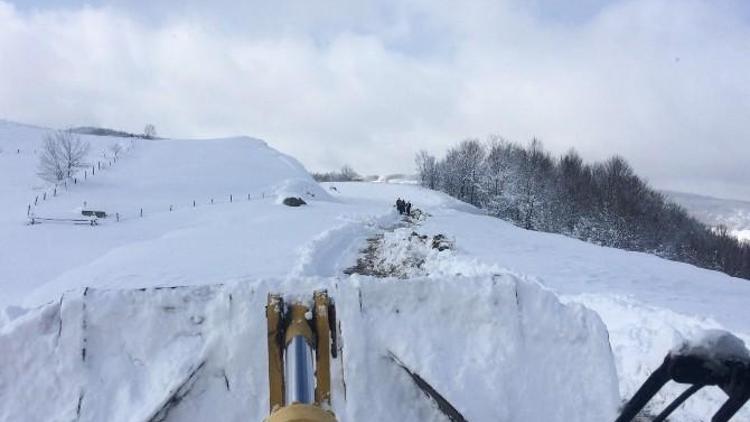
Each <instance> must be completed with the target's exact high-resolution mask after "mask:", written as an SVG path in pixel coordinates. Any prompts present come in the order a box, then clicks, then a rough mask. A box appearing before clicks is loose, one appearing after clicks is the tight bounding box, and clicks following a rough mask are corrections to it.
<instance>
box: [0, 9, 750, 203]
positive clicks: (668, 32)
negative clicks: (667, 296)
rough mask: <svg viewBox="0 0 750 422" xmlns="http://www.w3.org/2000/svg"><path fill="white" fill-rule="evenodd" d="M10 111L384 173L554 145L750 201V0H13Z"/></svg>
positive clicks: (6, 17)
mask: <svg viewBox="0 0 750 422" xmlns="http://www.w3.org/2000/svg"><path fill="white" fill-rule="evenodd" d="M0 118H6V119H10V120H17V121H22V122H25V123H33V124H38V125H47V126H53V127H66V126H73V125H100V126H106V127H112V128H118V129H125V130H129V131H141V130H142V128H143V126H144V124H145V123H149V122H151V123H153V124H155V125H156V127H157V130H158V131H159V133H160V134H162V135H165V136H170V137H214V136H229V135H238V134H244V135H250V136H255V137H260V138H263V139H265V140H267V141H268V142H269V143H270V144H271V145H272V146H274V147H276V148H278V149H280V150H282V151H284V152H286V153H289V154H292V155H294V156H296V157H297V158H299V159H300V160H301V161H302V162H303V163H304V164H305V165H306V166H307V167H308V169H310V170H323V169H333V168H337V167H339V166H341V165H342V164H345V163H348V164H351V165H352V166H354V167H355V169H357V170H358V171H360V172H361V173H367V174H371V173H386V172H413V171H414V170H413V167H414V165H413V156H414V153H415V152H416V151H418V150H420V149H427V150H429V151H431V152H433V153H436V154H440V153H442V152H443V151H444V150H445V149H446V147H448V146H449V145H452V144H454V143H455V142H456V141H458V140H460V139H463V138H466V137H480V138H483V137H485V136H486V135H488V134H491V133H496V134H499V135H501V136H503V137H506V138H508V139H510V140H514V141H518V142H527V141H528V140H529V139H531V137H534V136H535V137H538V138H540V139H541V140H542V141H543V143H544V145H545V146H546V147H547V148H548V149H549V150H551V151H552V152H553V153H555V154H559V153H563V152H564V151H566V150H567V149H569V148H571V147H575V148H576V149H577V150H578V151H579V152H580V153H581V154H582V155H583V156H584V157H585V158H586V159H589V160H595V159H603V158H606V157H607V156H610V155H612V154H620V155H622V156H624V157H625V158H627V159H628V160H629V161H630V162H631V164H633V166H634V167H635V169H636V171H637V172H638V173H639V174H641V175H643V176H644V177H646V178H647V179H648V180H649V181H650V182H651V183H652V185H654V186H656V187H658V188H668V189H676V190H683V191H688V192H695V193H705V194H711V195H715V196H724V197H735V198H739V199H746V200H750V165H748V162H750V2H748V1H745V0H737V1H723V0H707V1H692V0H675V1H667V0H647V1H646V0H644V1H604V0H585V1H570V0H532V1H530V0H507V1H503V0H491V1H456V0H447V1H441V0H416V1H399V0H385V1H383V0H381V1H374V2H364V1H351V0H340V1H338V0H334V1H325V0H316V1H308V0H298V1H286V2H283V1H236V0H214V1H203V0H182V1H171V2H167V1H154V0H111V1H80V0H54V1H53V0H36V1H35V0H23V1H21V0H19V1H11V2H7V1H4V0H0Z"/></svg>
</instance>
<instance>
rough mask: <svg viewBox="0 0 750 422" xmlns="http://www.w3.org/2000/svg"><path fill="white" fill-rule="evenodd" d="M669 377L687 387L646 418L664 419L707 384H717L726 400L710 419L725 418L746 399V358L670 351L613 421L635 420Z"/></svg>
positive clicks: (749, 379) (749, 393) (749, 364)
mask: <svg viewBox="0 0 750 422" xmlns="http://www.w3.org/2000/svg"><path fill="white" fill-rule="evenodd" d="M670 381H674V382H677V383H679V384H687V385H689V387H688V388H687V389H685V391H684V392H683V393H682V394H680V395H679V396H678V397H677V398H676V399H674V400H673V401H672V403H670V404H669V405H668V406H667V407H666V408H664V410H662V412H661V413H660V414H659V415H658V416H656V417H655V418H653V419H650V420H651V421H652V422H663V421H666V420H667V417H668V416H669V415H670V414H672V412H674V411H675V410H676V409H677V408H678V407H680V405H682V403H684V402H685V401H686V400H687V399H688V398H690V396H692V395H693V394H695V393H696V392H698V391H699V390H700V389H702V388H703V387H707V386H717V387H719V388H721V390H723V391H724V393H726V395H727V400H726V401H725V402H724V404H723V405H722V406H721V407H720V408H719V409H718V410H717V411H716V413H715V414H714V415H713V417H712V418H711V422H727V421H729V420H731V419H732V417H733V416H734V415H735V414H736V413H737V412H738V411H739V410H740V408H742V406H744V405H745V403H746V402H747V401H748V399H750V359H748V358H747V357H744V358H737V357H733V358H719V357H716V356H715V355H712V354H702V355H700V354H699V355H696V354H691V353H686V354H685V353H679V352H672V353H670V354H668V355H667V357H666V358H665V359H664V362H663V363H662V364H661V366H659V367H658V368H657V369H656V370H655V371H654V372H653V373H652V374H651V376H650V377H648V379H647V380H646V382H644V383H643V385H642V386H641V388H640V389H638V391H637V392H636V393H635V395H634V396H633V397H632V398H631V399H630V401H629V402H628V403H627V404H626V405H625V407H624V408H623V409H622V412H621V414H620V416H619V417H618V418H617V420H616V421H615V422H631V421H635V420H638V419H636V418H637V416H638V414H639V412H640V411H641V410H643V408H644V407H645V406H646V405H647V404H648V402H649V401H650V400H651V399H652V398H653V397H654V396H655V395H656V393H658V392H659V390H661V389H662V387H664V385H665V384H667V383H668V382H670Z"/></svg>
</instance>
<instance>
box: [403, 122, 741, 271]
mask: <svg viewBox="0 0 750 422" xmlns="http://www.w3.org/2000/svg"><path fill="white" fill-rule="evenodd" d="M416 165H417V171H418V173H419V178H420V182H421V184H422V185H423V186H425V187H428V188H430V189H435V190H439V191H442V192H445V193H447V194H448V195H451V196H453V197H455V198H457V199H460V200H462V201H465V202H468V203H470V204H472V205H475V206H477V207H479V208H482V209H484V210H486V211H487V213H488V214H490V215H493V216H495V217H499V218H502V219H505V220H508V221H510V222H512V223H514V224H516V225H518V226H520V227H523V228H525V229H529V230H537V231H544V232H550V233H560V234H564V235H567V236H570V237H574V238H577V239H581V240H585V241H588V242H592V243H596V244H599V245H602V246H611V247H615V248H620V249H627V250H631V251H641V252H648V253H652V254H655V255H658V256H661V257H664V258H667V259H672V260H675V261H681V262H686V263H689V264H693V265H696V266H699V267H702V268H708V269H713V270H719V271H723V272H725V273H727V274H729V275H732V276H736V277H742V278H746V279H750V245H748V244H746V243H742V242H739V241H738V240H737V239H735V238H734V237H732V236H731V235H730V234H729V233H728V232H727V230H726V229H725V228H720V229H718V230H712V229H711V228H709V227H708V226H706V225H704V224H703V223H701V222H699V221H698V220H696V219H695V218H693V217H691V216H690V215H689V214H688V213H687V212H686V211H685V210H684V209H683V208H682V207H680V206H679V205H677V204H675V203H673V202H671V201H669V200H668V199H667V198H666V197H665V196H664V195H663V194H661V193H660V192H657V191H655V190H654V189H652V188H651V187H649V186H648V184H647V183H646V182H645V181H644V180H643V179H641V178H640V177H638V175H636V174H635V172H634V171H633V169H632V168H631V167H630V165H629V164H628V163H627V161H625V159H623V158H622V157H620V156H613V157H611V158H610V159H608V160H606V161H604V162H595V163H584V161H583V159H582V158H581V157H580V156H579V155H578V153H576V151H575V150H570V151H568V152H567V153H566V154H564V155H562V156H560V157H553V156H552V155H551V154H550V153H549V152H547V151H546V150H545V149H544V148H543V146H542V144H541V142H539V141H538V140H536V139H534V140H532V141H531V142H529V143H528V144H527V145H519V144H517V143H514V142H509V141H507V140H504V139H502V138H500V137H498V136H490V137H489V138H488V139H487V140H486V141H484V142H482V141H480V140H479V139H467V140H464V141H462V142H460V143H459V144H458V145H455V146H453V147H451V148H449V149H448V151H447V152H446V154H445V156H444V157H443V158H441V159H438V158H437V157H435V156H434V155H431V154H429V153H428V152H426V151H420V152H419V153H418V154H417V156H416Z"/></svg>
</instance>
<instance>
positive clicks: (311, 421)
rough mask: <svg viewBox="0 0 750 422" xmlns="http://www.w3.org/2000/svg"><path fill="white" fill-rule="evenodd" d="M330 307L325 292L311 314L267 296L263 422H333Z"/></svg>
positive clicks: (297, 305) (296, 304)
mask: <svg viewBox="0 0 750 422" xmlns="http://www.w3.org/2000/svg"><path fill="white" fill-rule="evenodd" d="M329 315H331V316H332V315H335V305H334V303H333V301H332V300H331V299H330V298H329V297H328V293H327V292H326V291H325V290H322V291H317V292H315V293H314V294H313V306H312V309H311V308H310V307H309V306H308V305H306V304H304V303H299V302H293V303H290V304H288V305H287V304H285V302H284V299H283V297H282V296H280V295H276V294H269V295H268V304H267V305H266V319H267V323H268V386H269V411H270V415H269V416H268V418H267V419H266V420H267V422H335V421H336V417H335V415H334V414H333V413H332V412H331V411H330V410H328V409H330V405H331V361H330V358H331V350H332V349H331V339H332V335H331V333H332V330H333V328H332V327H335V321H332V320H331V318H330V317H329ZM308 318H310V319H308Z"/></svg>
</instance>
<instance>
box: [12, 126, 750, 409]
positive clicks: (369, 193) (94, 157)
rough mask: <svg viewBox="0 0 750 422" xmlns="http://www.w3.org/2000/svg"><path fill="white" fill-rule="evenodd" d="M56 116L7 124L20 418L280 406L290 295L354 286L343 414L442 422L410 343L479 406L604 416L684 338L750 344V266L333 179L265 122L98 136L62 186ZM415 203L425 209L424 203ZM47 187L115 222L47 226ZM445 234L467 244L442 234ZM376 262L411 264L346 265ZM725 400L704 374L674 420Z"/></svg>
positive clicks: (348, 297)
mask: <svg viewBox="0 0 750 422" xmlns="http://www.w3.org/2000/svg"><path fill="white" fill-rule="evenodd" d="M47 131H48V130H47V129H44V128H36V127H30V126H23V125H17V124H14V123H10V122H3V123H2V124H0V148H2V150H3V152H1V153H0V195H2V199H3V201H2V207H0V239H3V242H0V268H1V269H2V271H0V293H1V294H0V356H2V357H3V360H2V362H3V363H2V364H1V365H0V397H2V400H0V421H3V422H4V421H18V420H24V421H69V420H79V421H101V420H111V421H126V420H138V421H143V420H169V421H189V422H193V421H195V422H197V421H205V420H211V419H217V420H226V421H246V420H261V419H262V418H263V417H264V416H266V414H267V403H268V391H267V385H266V383H267V372H266V362H267V356H266V353H267V352H266V347H265V341H266V331H265V330H266V321H265V314H264V305H265V299H266V294H267V293H269V292H278V293H283V294H286V295H291V296H292V297H306V296H309V295H310V294H311V293H312V291H313V290H315V289H319V288H326V289H328V291H329V293H330V295H331V296H332V297H333V298H334V299H335V301H336V303H337V313H338V315H337V319H338V322H339V323H340V331H339V334H340V340H341V343H340V344H341V345H342V347H343V349H342V353H341V354H340V355H339V356H340V357H339V358H337V359H335V360H334V361H333V371H332V381H333V410H334V411H335V412H336V413H337V415H339V416H340V419H341V420H357V421H375V420H405V421H406V420H409V421H417V420H443V419H442V416H441V415H440V414H439V412H438V410H437V409H436V408H435V406H434V405H433V404H432V403H431V402H429V400H426V399H425V397H424V395H423V394H422V393H421V392H420V391H419V390H418V389H417V388H415V387H414V385H413V384H412V383H411V381H410V379H408V377H406V376H404V374H403V372H402V371H400V370H399V369H398V368H395V367H394V366H393V365H392V364H390V363H389V359H388V358H387V356H388V354H389V353H394V354H396V355H397V356H398V357H399V358H400V359H401V360H403V361H404V362H405V363H407V364H408V365H409V366H411V367H413V368H415V369H416V370H417V372H419V374H420V375H421V376H422V377H424V378H425V379H427V380H428V381H429V382H430V383H431V384H432V385H433V386H435V387H436V388H437V389H438V390H439V391H440V392H441V393H442V394H443V395H445V396H446V397H447V398H448V399H449V400H450V401H451V403H452V404H453V405H455V406H456V408H458V409H459V410H461V411H462V412H464V413H465V416H467V419H469V420H472V421H495V420H503V421H508V422H521V421H537V420H539V421H541V420H543V421H553V422H555V421H556V422H568V421H571V420H576V421H590V422H600V421H607V420H613V419H614V415H615V413H616V412H617V408H618V406H619V405H620V404H621V402H622V400H623V399H626V398H628V397H630V396H631V395H632V394H633V393H634V391H635V389H636V388H637V387H638V386H639V385H640V383H641V382H643V380H645V378H646V376H647V375H648V374H649V373H650V371H651V370H653V369H654V368H656V367H657V366H658V365H659V364H660V363H661V361H662V359H663V358H664V356H665V355H666V353H667V352H668V351H669V350H670V349H671V348H672V347H673V345H674V344H675V342H676V341H680V340H681V339H683V338H690V337H694V336H695V334H696V333H700V332H701V331H702V330H704V329H713V328H723V329H729V330H732V331H733V332H734V333H735V334H737V335H738V336H739V337H740V338H741V339H743V340H744V341H745V342H748V341H750V314H749V313H748V312H747V311H746V307H747V298H748V297H750V282H748V281H747V280H740V279H736V278H732V277H729V276H727V275H725V274H723V273H719V272H715V271H708V270H703V269H699V268H696V267H693V266H691V265H687V264H682V263H677V262H672V261H667V260H664V259H660V258H657V257H655V256H653V255H648V254H644V253H634V252H626V251H622V250H617V249H612V248H605V247H599V246H596V245H593V244H590V243H586V242H581V241H578V240H575V239H571V238H567V237H564V236H560V235H554V234H549V233H542V232H532V231H527V230H523V229H520V228H518V227H516V226H513V225H511V224H509V223H506V222H504V221H502V220H499V219H496V218H492V217H488V216H485V215H483V214H482V213H481V211H480V210H478V209H476V208H474V207H472V206H469V205H467V204H465V203H462V202H460V201H457V200H455V199H453V198H450V197H448V196H446V195H444V194H442V193H439V192H435V191H430V190H427V189H424V188H421V187H419V186H416V185H414V184H412V183H327V184H317V183H314V182H313V181H312V178H311V177H310V175H309V174H308V173H307V172H306V171H305V169H304V168H303V167H302V165H300V164H299V162H297V161H296V160H295V159H294V158H292V157H289V156H287V155H284V154H281V153H279V152H277V151H276V150H274V149H273V148H271V147H269V146H268V145H267V144H266V143H265V142H262V141H259V140H255V139H252V138H245V137H239V138H228V139H217V140H156V141H146V140H134V139H131V138H117V137H84V138H85V139H87V140H89V141H90V142H91V145H92V148H93V151H92V154H91V157H90V161H91V163H92V167H93V166H96V172H95V174H94V175H93V176H92V175H91V173H87V174H86V176H85V178H84V179H83V180H80V176H79V180H78V183H76V184H73V185H71V184H70V182H69V183H68V186H67V188H65V187H64V186H58V188H57V192H56V195H55V194H54V190H53V189H54V187H52V186H49V185H47V184H45V183H42V182H40V181H39V179H38V177H37V176H36V174H35V172H36V171H35V168H36V161H37V154H38V149H39V145H40V143H41V140H42V138H43V136H44V134H45V133H47ZM113 143H118V144H121V145H122V146H123V147H124V148H125V151H124V152H123V153H122V155H121V157H120V158H119V159H118V160H116V162H115V161H114V160H111V159H112V157H111V154H110V151H111V150H110V146H111V145H112V144H113ZM110 161H112V164H110ZM100 165H101V168H99V166H100ZM92 170H93V169H92ZM407 179H408V178H407ZM389 181H391V182H394V181H399V182H401V181H404V179H400V178H397V179H392V180H389ZM45 194H46V199H41V198H43V197H44V195H45ZM288 195H295V196H301V197H303V198H304V199H305V201H307V203H308V205H306V206H303V207H298V208H292V207H287V206H284V205H282V204H281V203H280V200H281V199H283V198H284V197H285V196H288ZM399 197H400V198H404V199H406V200H409V201H411V202H412V203H413V204H414V207H415V208H418V209H420V210H422V211H424V218H421V219H418V220H416V221H414V220H410V219H402V218H401V216H399V215H398V213H397V212H396V211H395V209H394V202H395V200H396V198H399ZM35 198H38V199H37V202H38V204H37V205H36V206H35V207H32V213H33V214H34V215H35V216H36V217H38V218H55V219H61V220H65V219H70V218H73V217H77V216H79V215H80V211H81V209H82V208H84V201H85V204H86V205H85V207H86V208H96V209H102V210H105V211H107V212H108V213H110V217H108V218H106V219H103V220H101V221H100V222H99V223H100V224H99V225H97V226H88V225H74V224H70V223H68V222H64V221H58V222H50V221H42V223H41V224H35V225H28V224H27V222H28V218H27V216H26V213H27V210H28V208H27V207H28V205H29V204H33V203H34V200H35ZM212 200H213V201H212ZM193 201H195V205H194V204H193ZM141 209H143V216H141V214H140V210H141ZM114 213H118V214H120V217H121V218H120V221H119V222H118V221H116V219H115V218H113V214H114ZM438 235H442V237H441V238H442V239H444V240H445V243H446V244H449V245H450V248H448V249H443V250H440V249H437V248H434V247H432V244H431V242H429V241H426V240H423V239H435V237H436V236H438ZM368 254H370V255H368ZM363 257H364V258H368V259H369V260H370V261H369V265H373V266H377V267H378V268H379V269H382V272H383V273H384V274H386V275H389V276H388V277H376V276H369V275H362V273H360V274H354V275H351V276H350V275H347V273H351V272H352V271H351V270H352V268H355V266H357V265H359V263H360V261H361V260H362V259H364V258H363ZM680 391H681V390H680V388H679V387H678V386H673V387H671V388H670V389H669V390H667V391H666V392H664V393H662V394H660V395H659V396H657V397H656V401H655V402H656V405H657V406H659V405H663V404H664V403H665V402H666V401H667V400H670V399H671V398H674V397H676V396H677V395H678V394H679V393H680ZM39 397H44V398H45V399H44V400H40V399H39ZM723 397H724V396H723V393H721V392H720V391H718V390H715V389H705V390H702V391H701V392H699V393H698V394H697V395H696V397H694V398H692V399H691V400H690V401H688V402H687V403H686V404H685V405H683V407H681V408H680V409H679V410H678V411H677V412H676V413H675V416H674V417H675V419H674V420H680V421H688V422H697V421H703V420H706V418H707V415H710V414H712V413H713V411H715V410H716V408H717V407H718V404H719V403H720V402H721V401H722V400H723ZM167 415H168V417H167ZM737 420H750V409H743V411H742V413H741V414H740V415H739V416H738V419H737Z"/></svg>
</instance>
